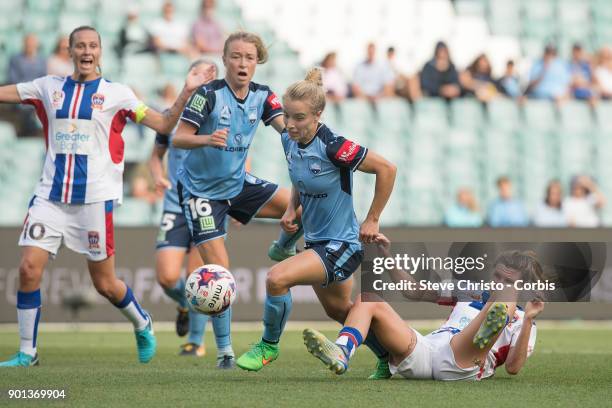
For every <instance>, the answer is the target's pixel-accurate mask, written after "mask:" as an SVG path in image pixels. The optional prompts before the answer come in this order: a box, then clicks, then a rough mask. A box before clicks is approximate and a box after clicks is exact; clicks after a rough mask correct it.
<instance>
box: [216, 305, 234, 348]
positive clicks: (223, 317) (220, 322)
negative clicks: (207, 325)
mask: <svg viewBox="0 0 612 408" xmlns="http://www.w3.org/2000/svg"><path fill="white" fill-rule="evenodd" d="M211 320H212V324H213V328H214V331H215V342H216V343H217V356H233V355H234V350H233V349H232V334H231V332H230V326H231V321H232V308H231V307H230V308H229V309H227V310H226V311H225V312H223V313H221V314H219V315H216V316H213V317H212V318H211Z"/></svg>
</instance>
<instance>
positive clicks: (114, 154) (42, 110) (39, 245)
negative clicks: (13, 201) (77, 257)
mask: <svg viewBox="0 0 612 408" xmlns="http://www.w3.org/2000/svg"><path fill="white" fill-rule="evenodd" d="M69 51H70V55H71V56H72V61H73V64H74V74H72V75H71V76H67V77H59V76H52V75H48V76H45V77H42V78H38V79H35V80H34V81H32V82H26V83H20V84H17V85H8V86H3V87H0V102H8V103H24V104H30V105H34V107H35V108H36V113H37V114H38V117H39V119H40V121H41V122H42V125H43V130H44V133H45V142H46V144H47V154H46V158H45V165H44V169H43V174H42V177H41V179H40V182H39V183H38V186H37V187H36V191H35V193H34V194H35V195H34V197H33V198H32V200H31V201H30V208H29V210H28V214H27V217H26V220H25V222H24V226H23V232H22V233H21V235H20V239H19V246H21V247H23V252H22V258H21V263H20V265H19V290H18V292H17V320H18V322H19V337H20V339H21V342H20V347H19V352H18V353H17V354H16V355H15V356H14V357H12V358H11V359H10V360H8V361H5V362H2V363H0V367H24V366H31V365H36V364H38V361H39V360H38V354H37V352H36V346H37V336H38V323H39V321H40V311H41V303H42V302H41V296H40V282H41V278H42V273H43V271H44V269H45V266H46V265H47V262H48V260H49V257H54V256H55V255H56V254H57V251H58V249H59V247H60V246H61V244H62V242H63V243H64V244H65V245H66V246H67V247H68V248H70V249H71V250H73V251H75V252H77V253H79V254H83V255H85V257H86V258H87V266H88V268H89V273H90V275H91V279H92V281H93V284H94V286H95V288H96V290H97V291H98V292H99V293H100V294H101V295H102V296H104V297H105V298H107V299H108V300H109V301H110V302H111V303H112V304H113V305H115V307H117V309H119V311H120V312H121V313H123V314H124V315H125V316H126V317H127V318H128V319H129V320H130V321H131V322H132V323H133V325H134V331H135V334H136V344H137V347H138V359H139V360H140V362H141V363H147V362H149V361H150V360H151V359H152V358H153V356H154V355H155V350H156V341H155V336H154V335H153V327H152V321H151V316H150V315H149V314H148V313H147V312H146V311H144V310H143V309H142V308H141V307H140V305H139V304H138V302H137V301H136V298H135V297H134V295H133V293H132V290H131V289H130V288H129V287H128V286H127V285H126V284H125V283H124V282H123V281H121V280H119V279H117V277H116V276H115V257H114V253H115V244H114V237H113V208H114V207H115V206H116V205H117V204H118V203H120V202H121V198H122V193H123V139H122V138H121V132H122V130H123V127H124V126H125V123H126V120H127V119H128V118H129V119H131V120H132V121H134V122H136V123H140V124H143V125H145V126H147V127H150V128H152V129H154V130H156V131H158V132H162V133H168V132H170V131H172V129H173V128H174V126H175V125H176V123H177V120H178V117H179V115H180V113H181V112H182V110H183V108H184V106H185V103H186V102H187V100H188V99H189V97H190V96H191V94H192V92H193V91H195V90H196V89H197V88H198V87H199V86H200V85H202V84H203V83H206V82H208V81H210V80H211V79H212V78H213V76H212V73H211V72H206V73H195V72H193V71H192V72H190V73H189V75H188V76H187V79H186V81H185V87H184V88H183V90H182V91H181V93H180V95H179V97H178V98H177V100H176V101H175V102H174V105H173V106H172V107H171V108H170V109H169V110H168V111H167V112H166V113H165V114H161V113H158V112H156V111H154V110H153V109H149V108H148V107H147V106H146V105H145V104H143V103H142V102H141V101H139V100H138V99H137V98H136V96H135V95H134V93H133V92H132V91H131V90H130V89H129V88H128V87H127V86H125V85H121V84H118V83H114V82H110V81H107V80H105V79H104V78H102V77H101V74H100V72H99V68H100V60H101V57H102V41H101V39H100V35H99V34H98V32H97V31H96V30H95V28H93V27H88V26H83V27H78V28H76V29H75V30H74V31H73V32H72V33H71V34H70V37H69ZM24 159H27V158H24Z"/></svg>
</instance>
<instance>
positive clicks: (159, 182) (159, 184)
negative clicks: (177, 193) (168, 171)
mask: <svg viewBox="0 0 612 408" xmlns="http://www.w3.org/2000/svg"><path fill="white" fill-rule="evenodd" d="M154 181H155V189H156V190H157V191H158V192H162V193H163V192H164V191H165V190H170V189H171V188H172V184H170V180H168V179H167V178H165V177H159V178H156V179H155V180H154Z"/></svg>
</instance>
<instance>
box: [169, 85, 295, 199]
mask: <svg viewBox="0 0 612 408" xmlns="http://www.w3.org/2000/svg"><path fill="white" fill-rule="evenodd" d="M282 113H283V112H282V108H281V104H280V102H279V101H278V98H277V97H276V95H275V94H274V93H273V92H272V91H271V90H270V89H269V88H268V87H267V86H263V85H258V84H256V83H253V82H251V84H250V86H249V93H248V95H247V97H246V98H245V99H238V98H237V97H236V95H234V93H233V92H232V90H231V89H230V88H229V86H228V84H227V82H225V80H223V79H221V80H216V81H212V82H211V83H209V84H207V85H205V86H203V87H201V88H200V89H199V90H198V91H197V92H196V93H195V94H193V95H192V97H191V99H190V100H189V102H188V103H187V107H186V108H185V110H184V111H183V115H182V116H181V120H183V121H185V122H187V123H189V124H191V125H193V126H195V127H196V128H197V134H198V135H210V134H212V133H213V132H214V131H215V130H217V129H223V128H227V129H229V133H228V137H227V146H226V147H210V146H206V147H202V148H198V149H191V150H189V151H188V152H187V155H186V156H185V159H184V161H183V165H182V166H181V167H180V168H179V170H178V180H179V181H180V182H181V184H183V186H184V187H185V188H186V189H187V190H188V191H189V192H190V193H191V194H193V195H195V196H198V197H202V198H207V199H211V200H225V199H231V198H233V197H235V196H237V195H238V194H239V193H240V191H241V190H242V187H243V184H244V177H245V174H246V171H245V164H246V158H247V154H248V150H249V147H250V146H251V141H252V140H253V136H255V131H256V130H257V126H258V125H259V121H260V120H262V121H263V122H264V124H265V125H266V126H267V125H269V124H270V122H272V119H274V118H275V117H276V116H278V115H282Z"/></svg>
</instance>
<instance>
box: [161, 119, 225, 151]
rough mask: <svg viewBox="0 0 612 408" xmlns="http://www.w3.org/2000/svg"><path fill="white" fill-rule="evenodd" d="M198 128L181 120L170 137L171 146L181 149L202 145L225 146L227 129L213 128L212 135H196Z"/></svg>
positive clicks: (195, 147)
mask: <svg viewBox="0 0 612 408" xmlns="http://www.w3.org/2000/svg"><path fill="white" fill-rule="evenodd" d="M197 131H198V129H197V128H196V127H195V126H193V125H192V124H190V123H188V122H185V121H181V123H179V125H178V128H177V129H176V133H175V134H174V137H173V138H172V146H174V147H178V148H181V149H197V148H199V147H204V146H216V147H224V146H227V143H226V140H227V132H228V131H227V129H218V130H215V131H214V133H213V134H212V135H196V132H197Z"/></svg>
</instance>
